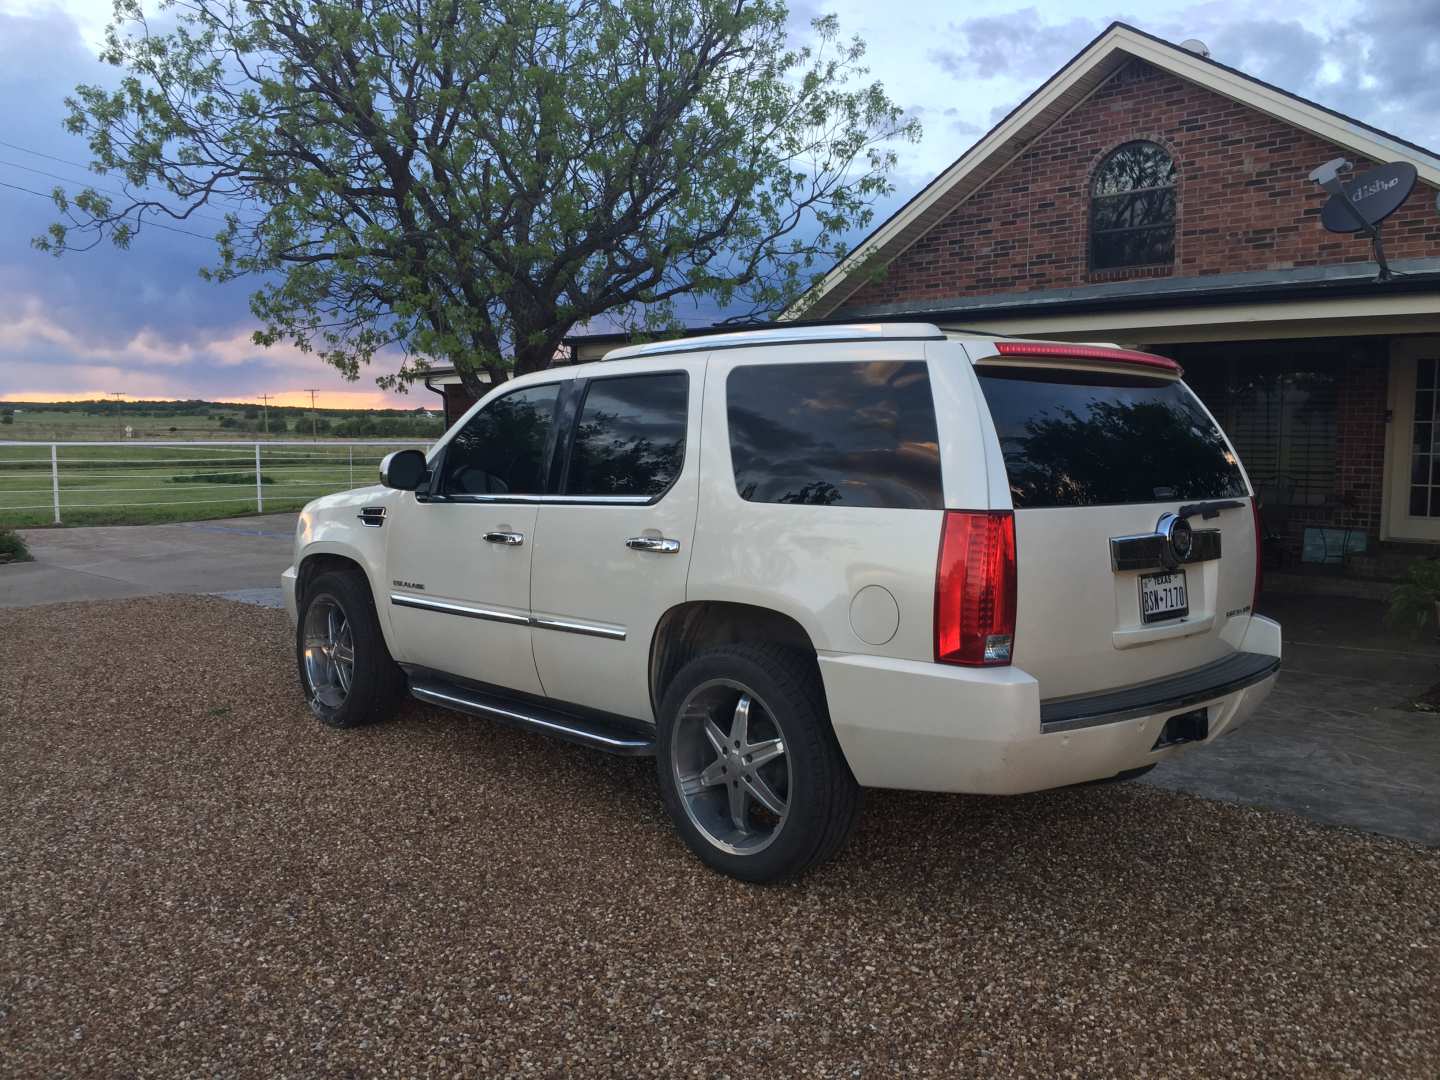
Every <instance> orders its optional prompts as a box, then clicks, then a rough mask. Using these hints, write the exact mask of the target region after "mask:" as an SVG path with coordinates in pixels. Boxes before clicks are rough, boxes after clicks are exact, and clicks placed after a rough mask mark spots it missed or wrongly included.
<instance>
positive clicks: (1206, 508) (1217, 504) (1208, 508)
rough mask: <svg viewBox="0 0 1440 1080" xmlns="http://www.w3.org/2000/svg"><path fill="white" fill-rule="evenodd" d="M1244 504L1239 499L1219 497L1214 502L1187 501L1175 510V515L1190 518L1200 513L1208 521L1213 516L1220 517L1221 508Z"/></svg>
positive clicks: (1232, 507)
mask: <svg viewBox="0 0 1440 1080" xmlns="http://www.w3.org/2000/svg"><path fill="white" fill-rule="evenodd" d="M1244 505H1245V504H1244V503H1243V502H1241V501H1240V500H1239V499H1218V500H1216V501H1214V502H1198V503H1186V504H1185V505H1184V506H1182V507H1180V509H1179V510H1177V511H1175V516H1176V517H1178V518H1188V517H1194V516H1195V515H1196V514H1199V515H1200V516H1201V517H1202V518H1204V519H1205V520H1206V521H1209V520H1210V519H1211V518H1217V517H1219V516H1220V511H1221V510H1234V509H1235V508H1237V507H1240V506H1244Z"/></svg>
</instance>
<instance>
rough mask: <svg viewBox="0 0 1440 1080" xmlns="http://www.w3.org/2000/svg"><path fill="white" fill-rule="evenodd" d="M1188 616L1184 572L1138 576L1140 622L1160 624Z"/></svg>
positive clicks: (1188, 606)
mask: <svg viewBox="0 0 1440 1080" xmlns="http://www.w3.org/2000/svg"><path fill="white" fill-rule="evenodd" d="M1189 614H1190V596H1189V594H1188V593H1187V592H1186V591H1185V571H1184V570H1171V571H1170V572H1168V573H1164V574H1141V575H1140V621H1141V622H1147V623H1152V622H1161V621H1163V620H1165V619H1178V618H1180V617H1181V616H1183V615H1189Z"/></svg>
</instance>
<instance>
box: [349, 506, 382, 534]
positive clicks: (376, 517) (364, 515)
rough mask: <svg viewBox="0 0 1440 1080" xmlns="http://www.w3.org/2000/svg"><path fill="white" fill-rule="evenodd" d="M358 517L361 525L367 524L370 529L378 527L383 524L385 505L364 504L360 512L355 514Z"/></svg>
mask: <svg viewBox="0 0 1440 1080" xmlns="http://www.w3.org/2000/svg"><path fill="white" fill-rule="evenodd" d="M355 516H356V517H358V518H359V519H360V524H361V525H369V526H370V527H371V528H372V529H378V528H380V526H381V525H384V524H385V507H383V506H366V507H362V508H361V510H360V513H358V514H356V515H355Z"/></svg>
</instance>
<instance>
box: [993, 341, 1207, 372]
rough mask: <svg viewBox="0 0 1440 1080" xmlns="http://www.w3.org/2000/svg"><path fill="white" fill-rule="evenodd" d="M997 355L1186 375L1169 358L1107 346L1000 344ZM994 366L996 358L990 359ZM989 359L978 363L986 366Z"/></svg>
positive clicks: (1015, 342)
mask: <svg viewBox="0 0 1440 1080" xmlns="http://www.w3.org/2000/svg"><path fill="white" fill-rule="evenodd" d="M995 352H996V353H997V354H998V356H999V357H1012V358H1014V359H1015V360H1021V361H1023V360H1083V361H1088V362H1090V363H1092V364H1115V365H1120V366H1124V367H1143V368H1148V369H1149V372H1148V373H1149V374H1155V375H1166V376H1169V377H1171V378H1175V379H1178V378H1180V376H1182V375H1183V374H1185V371H1184V369H1183V368H1181V367H1180V365H1179V364H1177V363H1176V362H1175V361H1174V360H1171V359H1170V358H1169V357H1168V356H1156V355H1155V354H1154V353H1147V352H1137V351H1136V350H1134V349H1117V348H1111V347H1109V346H1105V345H1067V344H1065V343H1064V342H1059V341H997V342H995ZM988 359H989V360H990V361H991V362H992V363H993V362H994V361H995V359H997V357H990V358H988ZM986 360H987V358H986V357H981V358H979V359H977V360H976V361H975V362H976V363H977V364H982V363H985V362H986Z"/></svg>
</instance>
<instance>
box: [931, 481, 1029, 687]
mask: <svg viewBox="0 0 1440 1080" xmlns="http://www.w3.org/2000/svg"><path fill="white" fill-rule="evenodd" d="M1014 647H1015V515H1014V514H1013V513H1011V512H1010V511H1009V510H946V511H945V520H944V524H942V525H941V527H940V562H939V566H938V568H937V570H936V574H935V659H936V661H938V662H940V663H945V664H966V665H970V666H987V667H988V666H992V665H1004V664H1008V663H1010V658H1011V656H1012V654H1013V652H1014Z"/></svg>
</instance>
